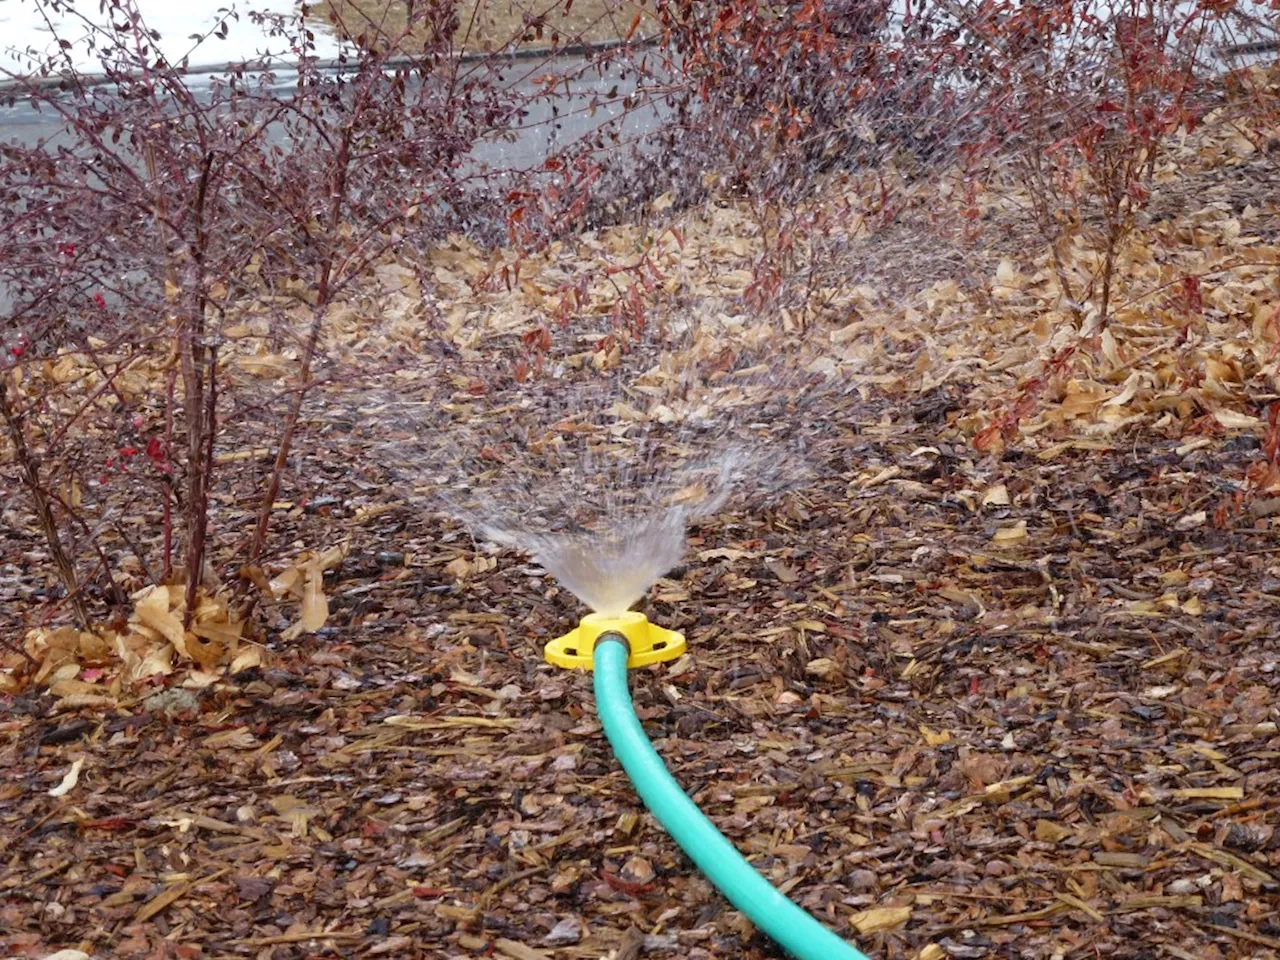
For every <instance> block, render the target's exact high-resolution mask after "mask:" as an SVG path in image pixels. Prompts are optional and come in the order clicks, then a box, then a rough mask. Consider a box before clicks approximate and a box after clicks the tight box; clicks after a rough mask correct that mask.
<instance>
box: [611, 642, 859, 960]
mask: <svg viewBox="0 0 1280 960" xmlns="http://www.w3.org/2000/svg"><path fill="white" fill-rule="evenodd" d="M628 654H629V649H628V645H627V641H626V638H625V637H623V636H622V635H621V634H618V633H606V634H603V635H601V636H600V637H599V639H598V640H597V641H596V644H595V651H594V655H593V656H594V664H593V666H594V669H595V694H596V712H597V713H598V714H599V716H600V722H601V723H602V724H603V725H604V735H605V736H606V737H607V738H608V740H609V745H610V746H611V747H613V753H614V756H616V757H617V758H618V761H619V762H620V763H621V764H622V768H623V769H624V770H625V771H626V772H627V776H628V777H630V778H631V782H632V784H634V786H635V788H636V792H637V793H638V794H640V799H641V800H643V801H644V805H645V806H646V807H648V808H649V811H650V812H651V813H652V814H653V815H654V817H656V818H657V820H658V822H659V823H660V824H662V827H663V829H665V830H666V831H667V833H669V834H670V835H671V836H672V838H673V839H674V840H675V841H676V843H678V844H679V845H680V848H681V849H682V850H684V852H685V853H686V854H688V855H689V859H691V860H692V861H693V862H694V863H695V864H697V866H698V869H699V870H701V871H702V873H703V875H704V876H706V878H707V879H708V880H710V881H711V882H712V883H713V884H714V885H715V887H716V889H717V890H719V891H720V892H721V893H723V894H724V895H725V897H726V898H727V899H728V900H729V902H730V903H732V904H733V905H734V906H735V907H737V908H738V909H739V910H741V911H742V912H743V913H744V914H746V915H747V918H748V919H749V920H750V921H751V922H752V923H754V924H755V925H756V927H757V928H759V929H760V930H763V931H764V932H765V933H766V934H768V935H769V936H770V937H772V938H773V939H774V940H775V941H776V942H777V943H778V944H779V945H781V946H782V947H783V949H785V950H786V951H787V952H788V953H790V954H792V955H793V956H795V957H799V958H800V960H868V958H867V956H866V954H864V953H861V952H860V951H858V950H856V949H854V948H853V947H851V946H850V945H849V944H847V943H845V942H844V941H843V940H841V939H840V938H839V937H837V936H836V935H835V934H834V933H832V932H831V931H830V930H828V929H827V928H826V927H824V926H823V925H822V924H820V923H819V922H818V921H817V920H815V919H814V918H813V917H812V916H810V915H809V914H807V913H805V911H804V910H802V909H800V908H799V907H798V906H796V905H795V904H794V903H792V902H791V901H790V900H788V899H787V898H786V897H784V896H783V895H782V894H781V893H779V892H778V891H777V890H775V889H774V888H773V885H772V884H770V883H769V881H768V880H766V879H765V878H764V877H762V876H761V875H760V874H759V873H757V872H756V870H755V868H754V867H752V866H751V864H750V863H748V862H747V861H746V859H745V858H744V857H743V856H742V854H740V853H738V851H737V850H736V849H735V848H734V846H733V844H731V843H730V842H729V841H728V840H726V839H725V838H724V836H723V835H722V834H721V833H720V831H719V830H717V829H716V828H715V825H714V824H713V823H712V822H711V821H710V820H708V819H707V818H706V816H705V815H704V814H703V812H702V811H701V810H699V809H698V807H697V805H696V804H694V802H693V801H692V800H690V799H689V797H688V796H687V795H686V794H685V792H684V790H682V789H681V787H680V784H678V783H676V781H675V779H674V778H673V777H672V776H671V774H670V773H669V772H668V771H667V768H666V766H665V765H664V764H663V762H662V758H661V757H659V756H658V753H657V751H655V750H654V749H653V744H651V743H650V742H649V738H648V737H647V736H646V735H645V732H644V728H643V727H642V726H640V721H639V720H638V719H637V718H636V714H635V708H634V707H633V706H632V704H631V694H630V692H629V691H628V689H627V657H628Z"/></svg>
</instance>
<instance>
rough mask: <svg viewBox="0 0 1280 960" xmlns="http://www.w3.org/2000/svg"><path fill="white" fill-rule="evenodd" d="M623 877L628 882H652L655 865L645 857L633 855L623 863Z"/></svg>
mask: <svg viewBox="0 0 1280 960" xmlns="http://www.w3.org/2000/svg"><path fill="white" fill-rule="evenodd" d="M622 879H623V880H625V881H627V883H640V884H644V883H650V882H652V881H653V865H652V864H651V863H649V861H648V860H646V859H645V858H644V857H632V858H631V859H630V860H628V861H627V862H626V863H624V864H623V865H622Z"/></svg>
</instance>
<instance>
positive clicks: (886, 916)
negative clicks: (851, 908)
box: [849, 907, 911, 934]
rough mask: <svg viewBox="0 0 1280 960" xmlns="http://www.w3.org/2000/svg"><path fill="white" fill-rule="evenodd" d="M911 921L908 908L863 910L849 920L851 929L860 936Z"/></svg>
mask: <svg viewBox="0 0 1280 960" xmlns="http://www.w3.org/2000/svg"><path fill="white" fill-rule="evenodd" d="M910 919H911V908H910V907H876V908H874V909H871V910H863V911H862V912H860V913H855V914H854V915H853V916H852V917H850V918H849V922H850V923H851V924H853V928H854V929H855V930H857V931H858V932H859V933H861V934H868V933H876V932H877V931H880V930H889V929H891V928H893V927H896V926H899V925H901V924H904V923H906V922H907V921H908V920H910Z"/></svg>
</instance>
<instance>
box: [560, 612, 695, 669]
mask: <svg viewBox="0 0 1280 960" xmlns="http://www.w3.org/2000/svg"><path fill="white" fill-rule="evenodd" d="M606 634H616V635H618V636H619V637H620V638H621V639H622V640H625V641H626V644H627V648H628V650H629V654H628V656H627V667H628V668H629V669H634V668H635V667H644V666H647V665H649V664H651V663H661V662H663V661H664V660H674V659H676V658H677V657H679V656H681V655H682V654H683V653H684V652H685V650H686V649H687V644H686V643H685V639H684V634H682V633H676V632H675V631H674V630H667V629H664V628H663V627H659V626H656V625H655V624H652V623H650V622H649V620H648V618H647V617H645V615H644V614H643V613H637V612H636V611H634V610H628V611H627V612H626V613H619V614H613V615H606V614H603V613H589V614H587V615H586V616H585V617H583V618H582V620H581V622H579V624H578V626H577V627H575V628H574V629H573V630H571V631H569V632H568V633H566V634H565V635H564V636H563V637H556V638H555V639H554V640H552V641H551V642H550V643H548V644H547V645H546V648H545V649H544V650H543V656H544V657H545V658H546V660H547V663H550V664H554V665H555V666H557V667H565V668H566V669H569V670H591V669H594V664H595V648H596V642H597V641H599V640H600V639H601V638H602V637H604V636H605V635H606Z"/></svg>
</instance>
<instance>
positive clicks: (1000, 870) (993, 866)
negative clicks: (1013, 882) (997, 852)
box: [982, 860, 1013, 877]
mask: <svg viewBox="0 0 1280 960" xmlns="http://www.w3.org/2000/svg"><path fill="white" fill-rule="evenodd" d="M982 869H983V871H984V872H985V873H986V875H987V876H988V877H1007V876H1008V875H1009V874H1011V873H1012V872H1013V867H1011V866H1009V864H1008V863H1006V862H1005V861H1003V860H988V861H987V865H986V866H985V867H983V868H982Z"/></svg>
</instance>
